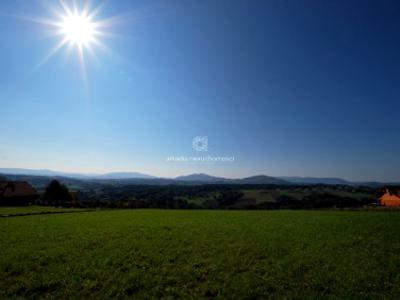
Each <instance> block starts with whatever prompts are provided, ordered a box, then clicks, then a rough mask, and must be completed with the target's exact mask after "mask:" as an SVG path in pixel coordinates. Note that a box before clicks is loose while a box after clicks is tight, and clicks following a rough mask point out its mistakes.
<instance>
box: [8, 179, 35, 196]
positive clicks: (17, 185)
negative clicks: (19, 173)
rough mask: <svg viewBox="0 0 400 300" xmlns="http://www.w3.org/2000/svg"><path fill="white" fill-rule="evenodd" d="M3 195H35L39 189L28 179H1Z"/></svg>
mask: <svg viewBox="0 0 400 300" xmlns="http://www.w3.org/2000/svg"><path fill="white" fill-rule="evenodd" d="M3 191H4V193H3ZM1 195H2V196H3V197H7V198H8V197H23V196H33V195H37V191H36V189H35V188H34V187H32V186H31V185H30V184H29V183H28V182H26V181H0V196H1Z"/></svg>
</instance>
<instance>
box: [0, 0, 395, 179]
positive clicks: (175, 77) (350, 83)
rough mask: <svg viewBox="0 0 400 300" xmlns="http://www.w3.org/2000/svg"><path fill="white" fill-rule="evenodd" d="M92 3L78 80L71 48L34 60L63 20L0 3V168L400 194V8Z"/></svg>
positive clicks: (19, 3)
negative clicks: (336, 185) (374, 184)
mask: <svg viewBox="0 0 400 300" xmlns="http://www.w3.org/2000/svg"><path fill="white" fill-rule="evenodd" d="M65 3H66V4H67V6H72V3H73V2H72V1H65ZM76 3H77V7H78V11H80V10H81V9H82V7H83V6H82V5H81V1H76ZM102 3H103V4H104V5H101V4H102ZM90 4H91V10H90V11H93V10H94V9H95V8H97V7H100V9H99V13H98V14H97V15H96V16H95V17H94V19H93V22H97V21H100V20H105V19H107V20H109V22H107V23H104V24H106V25H107V27H105V28H104V32H105V33H107V34H105V35H101V36H98V37H97V38H98V40H99V42H101V43H102V44H103V45H104V49H103V47H100V46H96V45H94V44H93V45H91V46H92V51H93V53H90V51H88V49H87V48H86V46H82V47H83V55H84V60H85V64H84V66H85V74H83V71H82V70H83V69H82V65H81V61H80V59H79V51H78V47H77V46H76V45H71V46H70V50H68V45H65V46H63V47H61V48H60V49H59V51H57V52H56V53H54V55H52V56H51V57H49V58H48V59H47V60H44V59H45V58H46V55H48V54H49V52H50V50H51V49H52V48H53V47H54V46H55V45H57V43H59V42H60V41H61V40H62V39H63V38H64V36H63V35H62V34H61V35H54V34H53V33H54V26H51V25H49V24H44V23H43V22H42V23H41V22H39V21H43V20H53V21H56V22H60V17H57V14H56V13H55V12H62V11H63V9H62V7H61V6H57V5H56V2H55V1H44V0H41V1H39V0H37V1H30V0H16V1H1V2H0V39H1V41H2V42H0V107H1V114H0V116H1V117H0V128H1V131H0V167H17V168H33V169H53V170H60V171H68V172H84V173H104V172H116V171H135V172H142V173H146V174H150V175H155V176H163V177H174V176H178V175H181V174H189V173H208V174H211V175H215V176H225V177H232V178H236V177H245V176H250V175H257V174H266V175H270V176H313V177H341V178H345V179H349V180H381V181H400V172H399V170H400V156H399V153H400V138H399V132H400V118H399V111H400V99H399V87H400V34H399V33H400V2H398V1H394V0H393V1H354V0H340V1H275V0H266V1H244V0H242V1H236V0H235V1H231V0H229V1H228V0H220V1H214V0H205V1H195V0H188V1H178V0H171V1H143V0H140V1H133V0H129V1H128V0H121V1H90ZM110 18H111V19H110ZM99 30H100V29H99ZM101 30H103V28H101ZM196 136H207V137H208V151H207V152H198V151H195V150H194V149H193V148H192V139H193V138H194V137H196ZM169 156H212V157H216V156H234V158H235V160H234V161H233V162H218V163H187V162H167V161H166V159H167V157H169Z"/></svg>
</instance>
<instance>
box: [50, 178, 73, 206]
mask: <svg viewBox="0 0 400 300" xmlns="http://www.w3.org/2000/svg"><path fill="white" fill-rule="evenodd" d="M43 201H44V202H45V203H46V204H48V205H54V206H73V205H74V204H75V199H74V197H73V196H72V194H71V193H70V192H69V190H68V188H67V187H66V186H65V185H63V184H61V183H60V182H59V181H58V180H52V181H51V182H50V184H49V185H48V186H47V188H46V191H45V192H44V195H43Z"/></svg>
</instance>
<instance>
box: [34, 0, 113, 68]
mask: <svg viewBox="0 0 400 300" xmlns="http://www.w3.org/2000/svg"><path fill="white" fill-rule="evenodd" d="M79 3H80V4H82V3H83V5H78V4H77V1H68V2H67V1H63V0H60V2H59V4H60V5H59V6H57V7H50V9H51V11H52V12H53V13H54V15H55V18H54V19H53V20H38V21H39V22H40V23H43V24H46V25H49V26H51V27H52V28H53V30H52V33H53V34H52V35H55V36H57V37H59V42H58V43H57V44H56V45H55V46H54V47H53V48H52V49H50V50H49V52H48V53H47V55H46V57H45V58H44V59H43V60H42V61H41V62H40V64H39V66H40V65H42V64H43V63H45V62H46V61H47V60H48V59H50V57H52V56H53V55H54V54H55V53H57V52H58V51H59V50H60V49H62V48H66V52H67V54H71V52H72V51H73V52H76V53H77V54H78V59H79V61H80V64H81V66H82V71H83V73H85V66H84V65H85V56H88V55H90V56H92V57H95V48H101V49H102V50H104V49H107V48H106V47H105V46H104V44H103V43H102V41H101V39H102V38H103V37H104V36H105V35H109V32H108V33H107V32H106V30H107V28H108V27H110V26H112V19H103V20H99V19H98V17H97V15H98V13H99V11H100V7H97V8H94V7H92V6H91V1H89V0H87V1H84V2H79Z"/></svg>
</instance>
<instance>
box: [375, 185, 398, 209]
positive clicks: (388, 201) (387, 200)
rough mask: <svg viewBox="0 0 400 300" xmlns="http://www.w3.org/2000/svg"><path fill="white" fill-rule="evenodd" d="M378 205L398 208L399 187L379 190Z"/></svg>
mask: <svg viewBox="0 0 400 300" xmlns="http://www.w3.org/2000/svg"><path fill="white" fill-rule="evenodd" d="M380 194H381V196H380V197H379V205H382V206H400V187H395V186H388V187H384V188H382V190H381V193H380Z"/></svg>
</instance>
